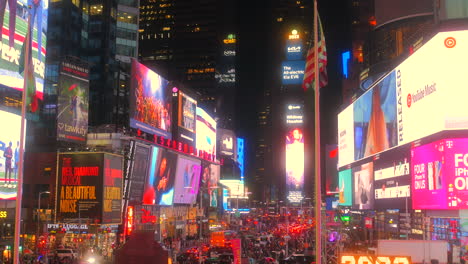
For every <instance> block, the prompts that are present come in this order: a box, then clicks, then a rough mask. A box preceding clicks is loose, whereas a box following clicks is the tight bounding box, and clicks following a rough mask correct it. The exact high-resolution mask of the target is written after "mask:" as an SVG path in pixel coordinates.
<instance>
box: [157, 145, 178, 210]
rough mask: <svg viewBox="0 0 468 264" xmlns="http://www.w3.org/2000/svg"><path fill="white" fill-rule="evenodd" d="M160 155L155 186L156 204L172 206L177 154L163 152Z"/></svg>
mask: <svg viewBox="0 0 468 264" xmlns="http://www.w3.org/2000/svg"><path fill="white" fill-rule="evenodd" d="M159 155H161V157H160V160H159V166H158V169H157V171H156V174H155V180H154V185H153V186H154V187H155V190H156V202H157V204H159V205H172V202H173V197H174V181H175V169H176V165H177V154H175V153H173V152H170V151H168V150H166V151H161V153H160V154H159Z"/></svg>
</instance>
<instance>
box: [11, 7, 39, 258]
mask: <svg viewBox="0 0 468 264" xmlns="http://www.w3.org/2000/svg"><path fill="white" fill-rule="evenodd" d="M27 30H28V31H27V32H26V41H25V42H24V43H23V45H26V48H25V56H24V69H23V77H24V82H23V95H22V103H21V131H20V146H19V161H18V164H19V167H18V179H17V188H18V191H17V195H16V208H15V211H16V212H15V242H14V243H15V244H14V248H13V250H14V255H13V263H14V264H19V263H20V261H19V251H20V250H19V248H20V234H21V201H22V198H23V170H24V136H25V135H24V132H25V129H24V128H25V122H26V93H27V87H28V86H27V84H28V78H27V76H28V74H29V63H30V61H29V52H30V47H31V45H30V42H31V37H32V36H31V34H30V32H31V13H30V12H29V15H28V29H27ZM36 239H38V238H37V237H36Z"/></svg>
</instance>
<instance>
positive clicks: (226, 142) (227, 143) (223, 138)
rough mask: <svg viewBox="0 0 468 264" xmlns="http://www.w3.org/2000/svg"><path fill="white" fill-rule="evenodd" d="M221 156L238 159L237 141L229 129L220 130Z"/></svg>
mask: <svg viewBox="0 0 468 264" xmlns="http://www.w3.org/2000/svg"><path fill="white" fill-rule="evenodd" d="M217 137H218V147H219V154H220V155H223V156H226V157H236V154H237V153H236V149H237V140H236V134H235V133H234V131H232V130H229V129H223V128H220V129H218V133H217Z"/></svg>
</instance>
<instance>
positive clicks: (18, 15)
mask: <svg viewBox="0 0 468 264" xmlns="http://www.w3.org/2000/svg"><path fill="white" fill-rule="evenodd" d="M0 3H1V4H0V24H1V25H2V31H1V37H2V38H1V41H0V52H1V56H0V87H1V88H2V89H0V99H1V101H2V102H1V103H2V104H8V105H15V106H18V108H19V107H20V105H18V104H17V102H18V100H19V101H21V91H22V90H23V76H22V73H23V69H24V64H22V59H23V58H22V57H21V54H22V48H23V45H24V44H25V43H26V42H25V38H26V32H27V29H28V21H27V18H28V13H30V14H31V33H32V35H33V38H32V50H31V52H32V54H31V56H32V63H33V68H34V80H35V84H36V96H37V97H38V99H42V98H43V92H44V74H45V59H46V44H47V38H46V36H47V17H48V10H49V5H48V3H49V1H45V0H39V1H26V0H18V1H16V0H9V1H7V0H2V1H1V2H0ZM28 6H29V7H30V8H29V9H28ZM28 10H29V12H28Z"/></svg>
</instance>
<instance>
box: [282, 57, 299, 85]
mask: <svg viewBox="0 0 468 264" xmlns="http://www.w3.org/2000/svg"><path fill="white" fill-rule="evenodd" d="M281 67H282V80H283V84H284V85H290V84H302V81H303V80H304V70H305V61H303V60H300V61H284V62H283V63H282V65H281Z"/></svg>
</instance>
